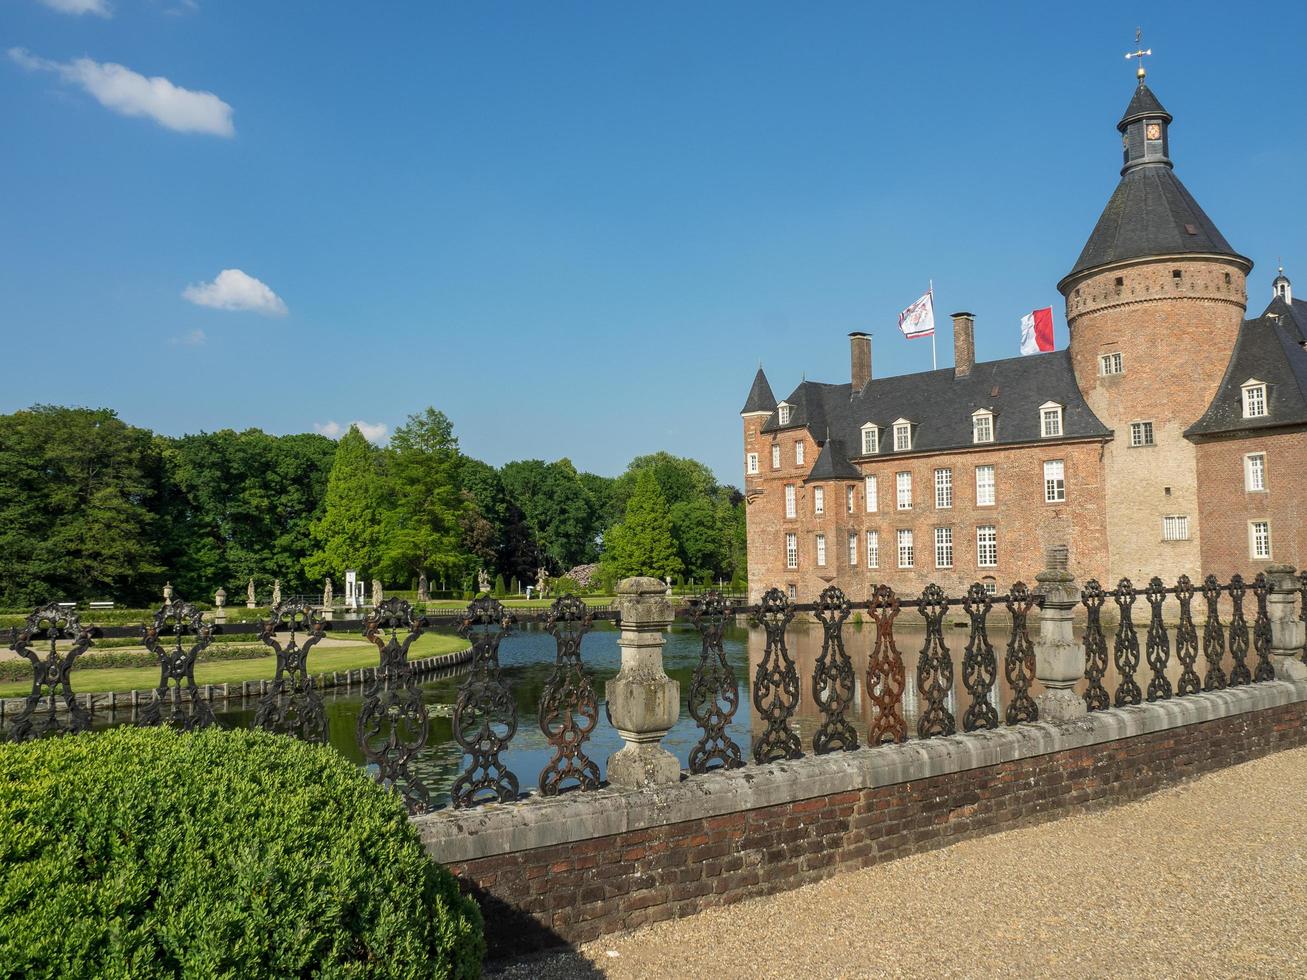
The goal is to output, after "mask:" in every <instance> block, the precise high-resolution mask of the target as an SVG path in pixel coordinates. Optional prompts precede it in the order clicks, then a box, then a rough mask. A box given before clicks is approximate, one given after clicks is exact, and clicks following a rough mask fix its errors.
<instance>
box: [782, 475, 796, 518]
mask: <svg viewBox="0 0 1307 980" xmlns="http://www.w3.org/2000/svg"><path fill="white" fill-rule="evenodd" d="M794 501H795V497H794V484H793V483H787V484H785V516H786V517H789V518H794V517H797V516H798V512H797V505H796V504H795V502H794Z"/></svg>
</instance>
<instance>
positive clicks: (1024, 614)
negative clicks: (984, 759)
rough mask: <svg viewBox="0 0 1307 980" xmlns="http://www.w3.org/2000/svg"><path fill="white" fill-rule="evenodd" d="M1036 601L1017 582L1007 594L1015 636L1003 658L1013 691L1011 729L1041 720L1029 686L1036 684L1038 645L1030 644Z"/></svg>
mask: <svg viewBox="0 0 1307 980" xmlns="http://www.w3.org/2000/svg"><path fill="white" fill-rule="evenodd" d="M1034 607H1035V597H1034V596H1033V595H1031V593H1030V589H1029V588H1027V587H1026V583H1025V582H1014V583H1013V585H1012V588H1010V589H1009V590H1008V594H1007V611H1008V615H1009V616H1011V617H1012V632H1011V634H1010V635H1009V636H1008V641H1007V653H1006V655H1005V656H1004V657H1003V674H1004V676H1005V677H1007V682H1008V686H1009V687H1011V688H1012V700H1011V701H1009V702H1008V706H1007V714H1006V716H1005V720H1006V721H1007V723H1008V724H1009V725H1019V724H1021V723H1022V722H1026V721H1038V720H1039V706H1038V705H1037V704H1035V699H1034V698H1032V697H1031V696H1030V685H1031V684H1033V683H1034V682H1035V645H1034V644H1033V643H1032V642H1030V627H1029V617H1030V610H1031V609H1033V608H1034Z"/></svg>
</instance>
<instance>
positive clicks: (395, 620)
mask: <svg viewBox="0 0 1307 980" xmlns="http://www.w3.org/2000/svg"><path fill="white" fill-rule="evenodd" d="M401 631H402V632H403V634H404V636H403V638H402V639H401V638H400V632H401ZM425 631H426V623H425V622H424V621H423V620H421V619H417V618H415V617H414V615H413V607H412V606H410V605H409V604H408V602H407V601H405V600H404V599H398V598H395V599H386V600H385V601H383V602H380V603H378V604H377V605H376V606H375V607H374V608H373V610H372V614H371V615H370V616H369V617H368V619H367V623H366V625H365V626H364V631H363V635H364V636H365V637H366V638H367V639H368V640H369V641H370V642H371V643H374V644H376V647H377V650H378V651H379V653H380V656H379V657H378V662H377V667H376V672H375V673H374V674H373V676H372V680H371V682H369V683H368V684H367V685H366V686H365V687H364V688H363V706H362V708H360V710H359V718H358V744H359V748H360V749H362V750H363V758H364V759H365V760H367V762H368V764H369V765H372V766H376V767H377V771H376V779H377V782H379V783H380V784H381V785H382V786H384V787H386V789H389V790H392V791H394V792H397V793H399V795H400V797H401V798H402V799H403V800H404V805H405V806H407V807H408V809H409V812H410V813H422V812H423V811H424V810H426V809H427V808H428V807H429V806H430V803H431V798H430V796H429V794H428V792H427V787H426V784H425V783H423V782H422V780H421V779H420V778H418V777H417V776H416V775H415V774H414V773H412V772H411V771H409V763H410V762H411V761H412V760H413V757H414V756H416V755H417V754H418V752H420V751H421V750H422V748H423V747H424V746H425V745H426V744H427V737H428V735H429V734H430V726H429V723H428V715H427V706H426V705H425V704H423V703H422V689H421V688H420V687H418V682H417V677H416V676H415V675H414V673H413V668H412V666H410V664H409V662H408V651H409V647H411V646H412V645H413V642H414V641H415V640H416V639H417V638H418V637H419V636H421V635H422V634H423V633H424V632H425ZM454 731H455V735H456V736H457V734H458V729H457V728H455V730H454Z"/></svg>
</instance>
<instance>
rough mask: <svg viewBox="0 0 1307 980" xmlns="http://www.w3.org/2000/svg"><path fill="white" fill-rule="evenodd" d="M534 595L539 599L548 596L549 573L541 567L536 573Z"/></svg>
mask: <svg viewBox="0 0 1307 980" xmlns="http://www.w3.org/2000/svg"><path fill="white" fill-rule="evenodd" d="M536 594H537V595H539V596H540V597H541V598H544V597H545V596H548V595H549V573H548V572H547V571H545V567H544V566H543V565H541V566H540V569H539V570H538V571H537V572H536Z"/></svg>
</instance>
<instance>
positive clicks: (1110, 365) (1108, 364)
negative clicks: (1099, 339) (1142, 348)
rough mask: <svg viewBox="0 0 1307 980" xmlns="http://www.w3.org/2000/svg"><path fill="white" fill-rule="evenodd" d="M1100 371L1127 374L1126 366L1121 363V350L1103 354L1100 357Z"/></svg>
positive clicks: (1100, 372)
mask: <svg viewBox="0 0 1307 980" xmlns="http://www.w3.org/2000/svg"><path fill="white" fill-rule="evenodd" d="M1098 373H1099V374H1103V375H1108V374H1125V368H1124V366H1123V365H1122V363H1121V352H1120V351H1113V352H1112V353H1111V354H1103V355H1101V356H1100V357H1099V358H1098Z"/></svg>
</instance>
